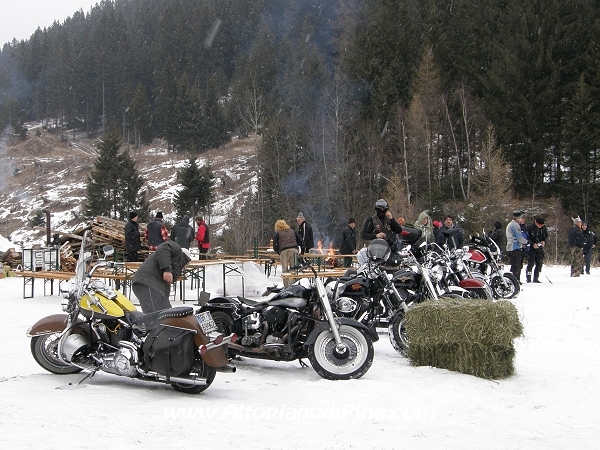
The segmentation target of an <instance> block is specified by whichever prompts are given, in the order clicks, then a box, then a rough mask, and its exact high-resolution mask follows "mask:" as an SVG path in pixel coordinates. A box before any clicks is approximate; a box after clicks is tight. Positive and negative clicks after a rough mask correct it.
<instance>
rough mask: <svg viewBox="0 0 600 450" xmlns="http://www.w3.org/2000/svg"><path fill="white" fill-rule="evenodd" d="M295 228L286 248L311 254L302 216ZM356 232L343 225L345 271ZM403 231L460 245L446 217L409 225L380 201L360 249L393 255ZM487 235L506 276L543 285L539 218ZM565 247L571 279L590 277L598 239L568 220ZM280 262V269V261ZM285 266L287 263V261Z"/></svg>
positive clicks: (543, 235)
mask: <svg viewBox="0 0 600 450" xmlns="http://www.w3.org/2000/svg"><path fill="white" fill-rule="evenodd" d="M297 222H298V228H297V231H295V230H291V229H290V231H286V233H289V234H290V239H289V240H288V241H286V242H287V244H286V245H289V246H290V247H289V248H292V247H293V248H294V249H295V252H296V253H297V254H303V253H305V252H308V251H310V249H311V248H312V247H313V246H314V237H313V231H312V227H311V226H310V224H309V223H308V222H306V220H305V217H304V214H303V213H302V212H301V213H299V214H298V217H297ZM282 223H283V224H285V221H284V220H279V221H277V223H276V226H275V237H274V239H273V242H274V244H273V250H274V251H275V252H277V253H278V254H280V257H281V253H280V252H281V251H282V250H286V248H285V247H284V248H282V247H281V245H278V246H276V245H275V242H276V241H278V240H279V236H278V235H279V233H280V232H281V231H282V230H281V229H280V228H281V226H282ZM278 224H279V226H278ZM286 226H287V224H286ZM355 227H356V221H355V219H354V218H352V217H351V218H349V219H348V225H347V226H346V227H345V228H344V230H343V231H342V235H341V245H340V250H339V252H340V255H344V259H343V266H344V267H350V265H351V264H352V256H351V255H354V254H356V253H357V233H356V230H355ZM407 227H408V228H409V229H410V228H412V229H416V230H419V231H420V232H421V235H422V236H423V237H425V238H426V239H427V240H428V241H430V242H435V243H436V244H438V245H440V246H442V247H444V246H445V247H447V248H450V249H452V248H460V247H462V246H463V245H465V235H464V231H463V230H462V229H461V228H460V227H459V226H457V224H456V222H455V220H454V217H453V216H452V215H451V214H446V215H445V216H444V218H443V221H441V222H440V221H436V220H432V218H431V216H430V215H429V214H428V213H427V211H423V212H421V213H420V214H419V216H418V217H417V220H415V222H414V223H407V222H406V220H405V219H404V218H403V217H397V218H395V217H394V215H393V214H392V212H391V211H390V210H389V205H388V203H387V201H386V200H385V199H379V200H377V201H376V202H375V211H374V214H372V215H370V216H369V217H367V218H366V219H365V222H364V225H363V227H362V231H361V233H360V237H361V239H362V240H363V241H365V243H368V242H369V241H371V240H373V239H385V240H386V241H387V242H388V243H389V244H390V247H391V248H392V249H393V250H395V249H397V248H398V235H399V234H400V233H402V231H403V229H404V230H406V229H407ZM287 228H289V226H288V227H287ZM292 233H295V234H296V237H295V238H294V239H292V237H293V236H292ZM488 235H489V237H490V238H491V239H493V240H494V242H495V243H496V244H497V245H498V248H499V249H500V250H501V251H502V252H503V253H505V254H506V255H507V258H508V261H509V263H510V272H511V273H512V274H513V275H514V276H515V278H516V279H517V280H518V281H519V283H521V273H522V271H523V268H524V267H525V282H527V283H542V280H541V279H540V275H541V272H542V267H543V264H544V256H545V255H544V249H545V247H546V242H547V240H548V229H547V228H546V225H545V220H544V218H543V217H541V216H539V217H533V221H532V222H531V223H530V224H529V225H526V216H525V214H524V213H523V212H522V211H515V212H514V213H513V216H512V220H510V221H509V223H508V224H507V226H506V227H503V225H502V222H500V221H496V222H495V223H494V224H493V229H491V230H489V231H488ZM568 244H569V247H570V249H571V257H570V261H571V276H572V277H578V276H580V275H582V274H589V273H590V264H591V259H592V250H593V249H594V248H595V247H596V244H597V236H596V234H595V233H594V232H593V231H592V230H590V229H589V227H588V224H587V223H586V222H583V221H582V220H581V219H580V218H579V217H577V218H575V219H573V228H571V229H570V230H569V233H568ZM281 258H282V265H283V263H284V258H283V257H281ZM285 260H286V261H288V259H287V258H286V259H285ZM525 262H526V265H525ZM287 267H289V264H287V263H286V265H283V268H284V271H286V270H287V269H286V268H287Z"/></svg>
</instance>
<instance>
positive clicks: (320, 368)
mask: <svg viewBox="0 0 600 450" xmlns="http://www.w3.org/2000/svg"><path fill="white" fill-rule="evenodd" d="M339 333H340V337H341V339H342V342H343V343H344V344H346V346H347V348H348V351H349V354H348V355H347V356H345V357H342V358H339V357H337V356H336V355H335V352H334V350H335V338H334V336H333V333H332V332H331V331H330V330H323V331H322V332H321V333H319V335H318V336H317V339H316V340H315V343H314V344H313V345H311V346H310V347H309V348H308V359H309V361H310V363H311V365H312V367H313V369H314V370H315V372H317V373H318V374H319V376H321V377H323V378H325V379H327V380H349V379H355V378H360V377H362V376H363V375H364V374H365V373H367V371H368V370H369V368H370V367H371V364H373V358H374V355H375V350H374V349H373V341H372V340H371V339H370V338H369V337H368V336H367V335H366V334H365V333H364V332H363V331H362V330H360V329H358V328H355V327H353V326H350V325H341V326H340V328H339Z"/></svg>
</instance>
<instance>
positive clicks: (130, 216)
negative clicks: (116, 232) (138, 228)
mask: <svg viewBox="0 0 600 450" xmlns="http://www.w3.org/2000/svg"><path fill="white" fill-rule="evenodd" d="M136 217H137V213H136V212H135V211H131V212H130V213H129V219H130V220H131V219H135V218H136Z"/></svg>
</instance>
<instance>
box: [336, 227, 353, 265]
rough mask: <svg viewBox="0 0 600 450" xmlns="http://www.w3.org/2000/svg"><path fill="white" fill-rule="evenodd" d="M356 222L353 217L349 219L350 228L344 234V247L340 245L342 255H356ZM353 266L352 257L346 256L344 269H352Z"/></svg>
mask: <svg viewBox="0 0 600 450" xmlns="http://www.w3.org/2000/svg"><path fill="white" fill-rule="evenodd" d="M355 226H356V221H355V220H354V218H353V217H351V218H350V219H348V226H347V227H346V228H345V229H344V231H343V233H342V245H340V255H354V254H355V253H356V233H355V231H354V227H355ZM351 265H352V257H351V256H346V257H345V258H344V267H350V266H351Z"/></svg>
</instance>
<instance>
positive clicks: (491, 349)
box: [406, 299, 523, 379]
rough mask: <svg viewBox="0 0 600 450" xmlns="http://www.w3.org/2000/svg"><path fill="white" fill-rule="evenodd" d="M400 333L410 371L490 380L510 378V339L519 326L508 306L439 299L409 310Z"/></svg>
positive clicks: (512, 353) (518, 332) (520, 330)
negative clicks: (434, 370) (434, 369)
mask: <svg viewBox="0 0 600 450" xmlns="http://www.w3.org/2000/svg"><path fill="white" fill-rule="evenodd" d="M406 332H407V334H408V336H409V337H410V347H409V350H408V357H409V358H410V360H411V363H412V364H413V365H415V366H433V367H439V368H444V369H448V370H453V371H456V372H461V373H467V374H471V375H475V376H477V377H481V378H488V379H494V378H506V377H508V376H510V375H512V374H513V373H514V356H515V349H514V346H513V339H515V338H517V337H520V336H522V335H523V326H522V324H521V321H520V320H519V314H518V312H517V309H516V308H515V306H514V305H513V304H512V303H510V302H509V301H499V302H490V301H489V300H464V299H441V300H438V301H428V302H424V303H422V304H419V305H416V306H414V307H413V308H411V309H410V310H409V311H408V312H407V314H406Z"/></svg>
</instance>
